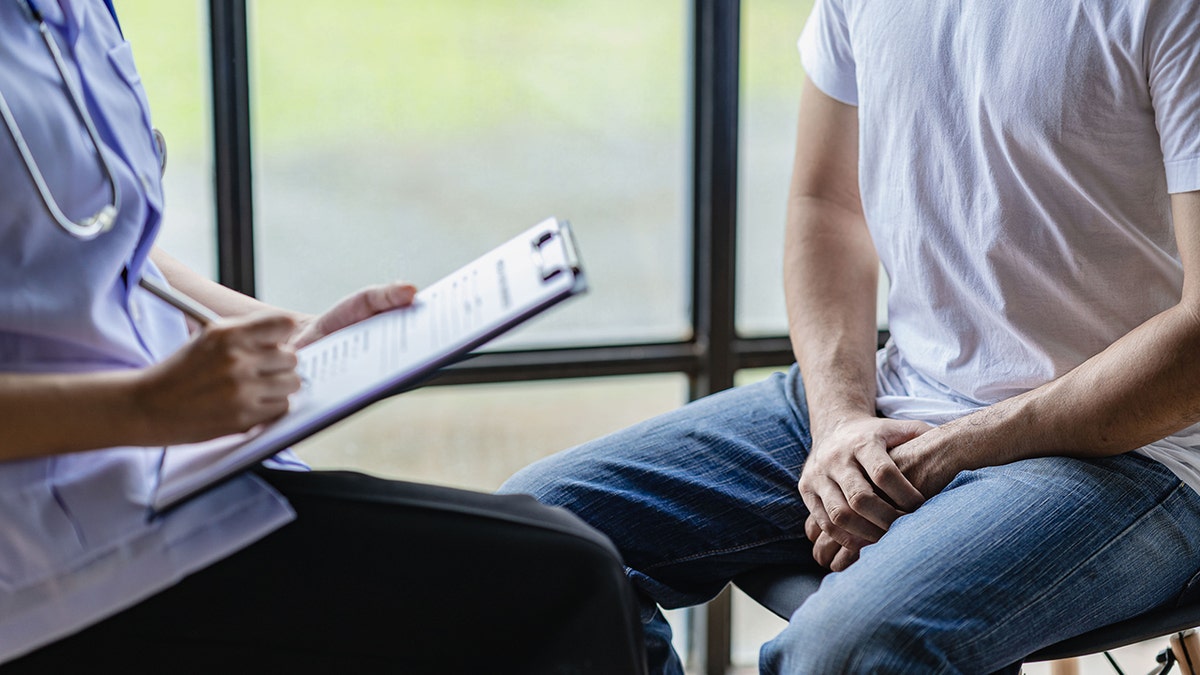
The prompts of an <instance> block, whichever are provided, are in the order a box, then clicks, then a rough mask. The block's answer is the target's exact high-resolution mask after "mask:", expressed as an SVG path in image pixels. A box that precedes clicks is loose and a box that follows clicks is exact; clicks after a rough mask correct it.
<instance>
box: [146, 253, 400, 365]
mask: <svg viewBox="0 0 1200 675" xmlns="http://www.w3.org/2000/svg"><path fill="white" fill-rule="evenodd" d="M150 257H151V259H152V260H153V261H154V264H155V265H157V266H158V268H159V270H160V271H162V273H163V276H165V277H166V278H167V281H168V282H170V284H171V285H172V286H173V287H175V288H176V289H177V290H179V291H180V292H182V293H183V294H184V295H187V296H188V297H190V298H192V299H193V300H196V301H197V302H199V303H200V304H202V305H204V306H205V307H208V308H209V309H211V310H213V311H214V312H216V313H217V314H219V315H221V316H225V317H233V316H245V315H247V314H253V313H258V312H277V313H280V314H284V315H288V316H291V317H292V318H293V319H294V320H295V322H296V331H295V332H294V333H293V335H292V336H291V338H290V340H289V341H290V343H291V345H292V346H293V347H295V348H297V349H298V348H300V347H303V346H304V345H307V344H309V343H311V342H315V341H317V340H319V339H321V338H322V337H324V336H326V335H328V334H330V333H332V332H334V331H336V330H338V329H340V328H345V327H346V326H349V325H351V324H354V323H358V322H359V321H362V320H363V319H367V318H370V317H371V316H374V315H376V314H379V313H380V312H386V311H388V310H391V309H396V308H399V307H404V306H407V305H409V304H411V303H412V301H413V297H414V295H415V294H416V288H414V287H413V286H412V284H408V283H404V282H393V283H389V284H380V285H377V286H368V287H366V288H363V289H361V290H359V291H357V292H355V293H352V294H351V295H348V296H346V297H345V298H343V299H342V300H340V301H338V302H337V303H336V304H334V306H333V307H331V308H330V309H328V310H327V311H325V312H324V313H322V314H320V315H317V316H312V315H308V314H302V313H300V312H291V311H287V310H283V309H280V308H277V307H274V306H272V305H268V304H266V303H264V302H262V301H260V300H258V299H256V298H252V297H250V296H248V295H244V294H242V293H238V292H237V291H235V290H233V289H230V288H228V287H225V286H222V285H221V284H219V283H217V282H215V281H213V280H211V279H209V278H207V277H205V276H203V275H200V274H197V273H196V272H194V271H193V270H192V269H190V268H189V267H187V266H186V265H184V264H183V263H181V262H179V261H178V260H176V259H175V258H173V257H171V256H170V255H169V254H167V253H166V252H165V251H163V250H161V249H159V248H155V249H154V250H153V251H151V253H150Z"/></svg>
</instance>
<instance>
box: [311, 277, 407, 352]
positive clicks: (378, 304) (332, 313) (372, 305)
mask: <svg viewBox="0 0 1200 675" xmlns="http://www.w3.org/2000/svg"><path fill="white" fill-rule="evenodd" d="M416 293H417V289H416V287H415V286H413V285H412V284H408V283H404V282H393V283H390V284H382V285H379V286H368V287H366V288H364V289H362V290H360V291H358V292H357V293H354V294H352V295H348V296H346V297H345V298H342V299H341V300H339V301H338V302H337V304H335V305H334V306H333V307H332V308H330V309H329V310H328V311H326V312H325V313H324V314H321V315H320V316H305V317H302V318H300V320H299V323H298V324H297V328H296V331H295V333H293V335H292V337H291V341H290V343H291V346H292V347H294V348H295V349H299V348H301V347H303V346H305V345H308V344H311V343H313V342H316V341H317V340H320V339H321V338H323V337H325V336H326V335H329V334H330V333H333V332H336V331H338V330H341V329H342V328H345V327H346V326H350V325H352V324H356V323H358V322H359V321H362V320H363V319H369V318H371V317H372V316H375V315H376V314H380V313H382V312H386V311H388V310H392V309H399V308H400V307H407V306H408V305H411V304H412V301H413V297H414V296H415V295H416Z"/></svg>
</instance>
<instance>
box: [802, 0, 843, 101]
mask: <svg viewBox="0 0 1200 675" xmlns="http://www.w3.org/2000/svg"><path fill="white" fill-rule="evenodd" d="M798 46H799V48H800V62H801V63H802V64H803V65H804V71H805V73H807V74H808V78H809V79H810V80H812V83H813V84H815V85H816V86H817V88H818V89H820V90H821V91H823V92H825V93H826V94H828V95H829V96H831V97H833V98H835V99H837V100H839V101H841V102H842V103H846V104H849V105H858V82H857V76H856V71H855V65H854V53H853V51H852V50H851V48H850V29H849V25H848V24H847V22H846V12H845V8H844V7H843V6H842V3H841V2H840V0H817V2H816V3H815V4H814V5H813V10H812V14H810V15H809V17H808V23H806V24H805V25H804V31H803V32H802V33H801V34H800V41H799V44H798Z"/></svg>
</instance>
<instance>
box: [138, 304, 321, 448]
mask: <svg viewBox="0 0 1200 675" xmlns="http://www.w3.org/2000/svg"><path fill="white" fill-rule="evenodd" d="M295 330H296V320H295V319H294V318H293V317H292V316H290V315H288V314H284V313H280V312H263V313H257V314H249V315H246V316H244V317H237V318H232V319H223V320H221V321H219V322H216V323H213V324H210V325H207V326H205V327H204V328H203V329H201V330H200V331H199V332H197V333H195V334H194V335H193V336H192V339H191V340H190V341H189V342H188V343H187V344H186V345H184V346H183V347H182V348H181V349H180V350H179V351H177V352H175V353H174V354H172V355H171V356H170V357H169V358H167V359H166V360H164V361H162V362H160V363H157V364H155V365H153V366H150V367H149V368H146V369H145V370H143V371H141V372H140V373H139V375H138V377H137V379H136V380H135V381H134V384H133V389H132V396H131V402H132V404H133V406H134V413H135V418H136V419H137V420H138V424H139V428H140V429H141V430H142V433H141V434H139V441H140V442H141V444H142V445H148V446H153V445H171V444H176V443H187V442H193V441H203V440H208V439H210V438H216V437H218V436H224V435H226V434H231V433H237V432H242V431H247V430H249V429H251V428H253V427H254V426H256V425H258V424H261V423H263V422H269V421H271V420H274V419H275V418H277V417H279V416H281V415H283V414H284V413H285V412H287V409H288V395H289V394H291V393H293V392H295V391H297V390H298V389H299V388H300V376H299V375H298V374H297V372H296V353H295V350H294V349H293V348H292V346H291V345H290V344H288V340H289V339H290V338H291V336H292V335H293V334H294V333H295Z"/></svg>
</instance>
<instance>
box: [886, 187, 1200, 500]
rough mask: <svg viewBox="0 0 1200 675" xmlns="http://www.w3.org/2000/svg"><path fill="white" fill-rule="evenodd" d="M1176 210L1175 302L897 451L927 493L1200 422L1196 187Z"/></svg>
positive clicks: (1175, 200)
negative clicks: (1019, 464) (983, 474)
mask: <svg viewBox="0 0 1200 675" xmlns="http://www.w3.org/2000/svg"><path fill="white" fill-rule="evenodd" d="M1171 208H1172V215H1173V218H1174V223H1175V231H1176V240H1177V242H1178V245H1179V251H1180V256H1181V259H1182V261H1183V268H1184V284H1183V293H1182V297H1181V299H1180V301H1179V303H1178V304H1177V305H1175V306H1174V307H1172V308H1170V309H1168V310H1167V311H1165V312H1162V313H1161V314H1158V315H1156V316H1154V317H1153V318H1151V319H1150V320H1149V321H1147V322H1145V323H1144V324H1142V325H1141V326H1138V327H1137V328H1136V329H1134V330H1133V331H1131V332H1129V333H1128V334H1127V335H1125V336H1124V337H1122V338H1121V339H1119V340H1117V341H1116V342H1114V343H1113V344H1112V345H1110V346H1109V347H1108V348H1107V349H1105V350H1104V351H1102V352H1101V353H1099V354H1097V355H1096V356H1094V357H1092V358H1091V359H1089V360H1087V361H1086V362H1084V363H1083V364H1082V365H1080V366H1079V367H1077V368H1075V369H1074V370H1072V371H1071V372H1069V373H1067V374H1066V375H1063V376H1062V377H1060V378H1058V379H1057V380H1054V381H1052V382H1049V383H1047V384H1045V385H1043V386H1041V387H1038V388H1037V389H1034V390H1032V391H1029V392H1026V393H1024V394H1021V395H1019V396H1015V397H1013V398H1011V399H1008V400H1006V401H1003V402H1000V403H997V404H996V405H993V406H991V407H989V408H986V409H984V410H981V411H979V412H977V413H974V414H972V415H968V416H966V417H963V418H961V419H959V420H957V421H955V422H952V423H949V424H946V425H943V426H941V427H939V428H938V429H936V430H934V431H931V432H929V433H928V434H925V435H924V436H921V437H920V438H918V439H915V440H914V441H912V442H911V443H907V444H905V445H902V446H900V447H899V448H897V449H896V450H895V451H894V453H893V454H894V456H895V458H896V461H897V463H898V464H899V466H900V467H901V469H902V470H903V471H904V472H905V475H907V476H909V478H910V479H912V481H913V482H914V484H916V485H917V486H918V487H919V488H921V490H922V492H924V493H925V494H926V495H931V494H933V493H936V492H938V491H939V490H941V489H942V488H943V487H945V485H946V484H947V483H948V482H949V481H950V480H951V479H952V478H953V477H954V475H955V474H957V473H958V472H959V471H960V470H963V469H971V468H978V467H981V466H990V465H997V464H1004V463H1007V462H1012V461H1015V460H1018V459H1022V458H1027V457H1038V456H1048V455H1065V456H1071V457H1090V456H1107V455H1116V454H1120V453H1123V452H1128V451H1130V450H1134V449H1136V448H1138V447H1141V446H1143V445H1146V444H1147V443H1151V442H1154V441H1156V440H1159V439H1162V438H1165V437H1166V436H1169V435H1171V434H1172V433H1174V432H1176V431H1179V430H1181V429H1183V428H1185V427H1187V426H1189V425H1191V424H1195V423H1196V422H1198V421H1200V388H1198V387H1197V386H1196V383H1197V382H1200V192H1189V193H1185V194H1177V195H1173V196H1172V198H1171Z"/></svg>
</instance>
